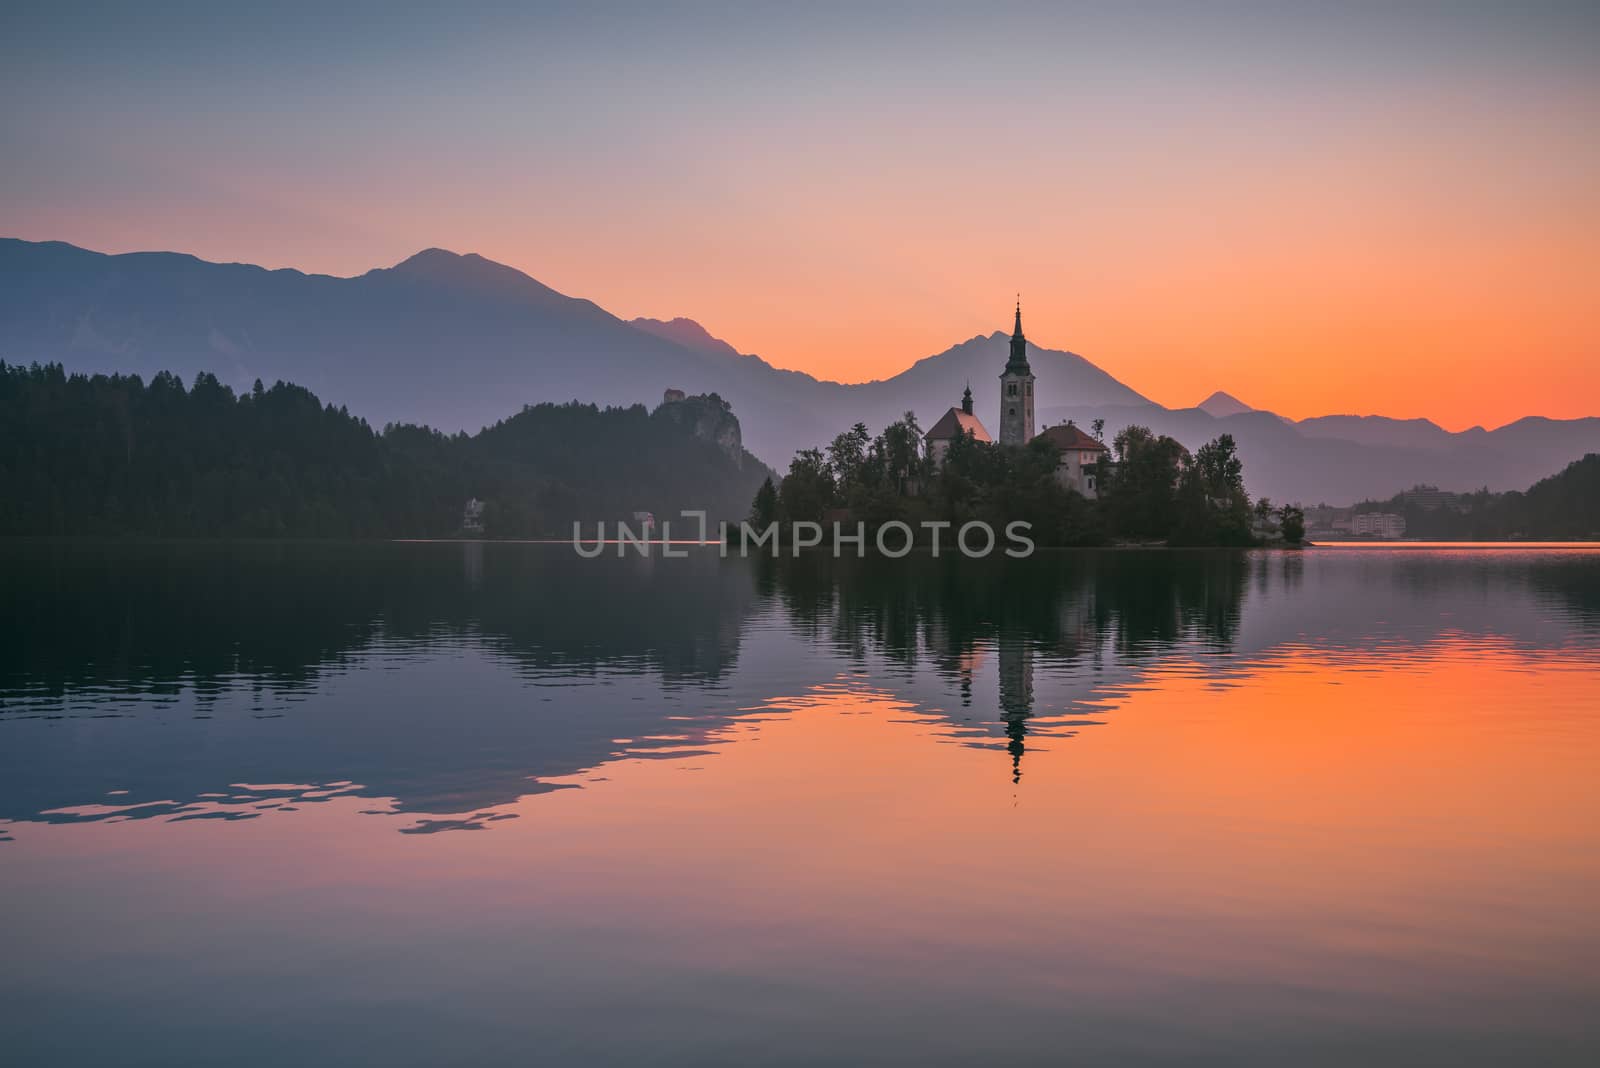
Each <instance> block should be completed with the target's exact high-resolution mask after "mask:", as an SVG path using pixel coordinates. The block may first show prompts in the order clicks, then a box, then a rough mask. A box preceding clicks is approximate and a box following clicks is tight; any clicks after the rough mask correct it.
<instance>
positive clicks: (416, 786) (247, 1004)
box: [0, 542, 1600, 1068]
mask: <svg viewBox="0 0 1600 1068" xmlns="http://www.w3.org/2000/svg"><path fill="white" fill-rule="evenodd" d="M0 582H3V588H4V590H5V599H4V620H3V624H0V626H3V636H4V639H5V640H4V643H3V647H0V902H3V903H4V906H5V912H4V916H5V918H4V921H3V923H0V1050H4V1051H8V1052H7V1053H6V1055H5V1056H4V1057H0V1060H4V1061H5V1062H6V1063H7V1064H15V1065H18V1066H22V1065H28V1066H34V1065H68V1064H71V1065H79V1064H81V1065H96V1066H102V1065H123V1064H148V1065H161V1066H164V1068H169V1066H173V1065H207V1066H214V1065H219V1064H230V1065H279V1064H285V1063H289V1064H293V1063H311V1064H326V1063H335V1062H339V1061H347V1062H350V1063H358V1064H386V1065H434V1064H474V1065H498V1064H507V1065H527V1064H570V1063H588V1064H613V1063H651V1064H664V1065H704V1064H738V1065H746V1064H757V1063H759V1064H817V1063H825V1062H834V1063H864V1064H907V1065H925V1064H979V1063H994V1064H1060V1063H1111V1064H1176V1063H1183V1064H1195V1063H1210V1064H1219V1065H1240V1064H1263V1065H1265V1064H1273V1065H1279V1064H1302V1065H1303V1064H1340V1065H1343V1064H1352V1063H1369V1064H1424V1063H1428V1064H1434V1063H1438V1064H1509V1063H1518V1064H1527V1063H1541V1064H1585V1065H1587V1064H1593V1063H1597V1062H1600V909H1597V908H1596V901H1597V900H1600V818H1597V817H1600V551H1597V550H1595V549H1588V548H1573V547H1569V548H1548V549H1545V548H1530V547H1520V546H1519V547H1512V548H1498V549H1496V548H1462V549H1455V548H1413V547H1398V548H1389V547H1344V548H1327V549H1309V550H1306V551H1303V552H1298V553H1296V552H1268V551H1258V552H1238V553H1232V552H1176V551H1170V552H1169V551H1148V552H1146V551H1100V552H1081V553H1048V552H1041V553H1039V554H1037V555H1036V556H1035V557H1033V558H1032V559H1029V560H1022V561H1013V560H1005V559H995V560H986V561H974V560H967V559H964V558H960V557H956V558H953V559H950V558H946V559H939V560H933V559H928V558H926V557H911V558H907V559H905V560H898V561H890V560H865V561H858V560H853V559H846V560H839V561H835V560H831V559H826V558H810V557H807V558H804V559H801V560H779V561H773V560H770V559H763V560H738V559H729V560H721V559H719V558H718V556H717V553H716V551H715V550H704V549H701V550H693V551H691V552H690V555H689V557H688V558H686V559H660V558H652V559H639V558H636V557H629V558H625V559H616V558H613V557H606V558H603V559H598V560H579V559H577V558H576V556H575V554H574V553H573V551H572V550H571V548H570V547H563V546H548V545H546V546H536V545H513V544H473V543H436V544H315V543H311V544H292V543H259V544H249V543H246V544H224V543H171V544H140V543H133V544H95V543H81V544H51V543H28V542H22V543H10V544H5V545H0Z"/></svg>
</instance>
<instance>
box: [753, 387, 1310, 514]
mask: <svg viewBox="0 0 1600 1068" xmlns="http://www.w3.org/2000/svg"><path fill="white" fill-rule="evenodd" d="M1100 433H1101V427H1100V425H1098V424H1097V425H1096V426H1095V436H1096V437H1098V436H1099V434H1100ZM1110 451H1111V454H1112V456H1113V457H1114V458H1115V459H1114V462H1107V463H1103V464H1102V465H1101V468H1100V471H1099V474H1098V476H1097V481H1098V484H1099V486H1100V493H1099V496H1098V498H1097V499H1094V500H1090V499H1088V498H1085V497H1084V496H1082V495H1080V494H1079V493H1078V492H1076V491H1075V490H1072V489H1069V488H1067V487H1065V486H1063V485H1062V484H1061V483H1060V482H1059V481H1058V480H1057V478H1056V466H1057V461H1058V459H1059V454H1058V452H1057V449H1056V446H1055V445H1054V444H1052V443H1051V442H1050V441H1049V440H1048V439H1047V438H1045V437H1042V436H1041V437H1038V438H1035V439H1034V440H1033V441H1031V442H1030V443H1028V444H1027V445H1026V446H1023V447H1014V446H1002V445H994V444H989V443H980V442H977V441H974V440H972V439H971V438H969V437H958V438H956V439H955V440H954V441H953V442H952V443H951V445H950V448H949V451H948V452H947V453H946V455H945V457H944V462H943V463H942V464H937V465H936V464H935V463H934V462H933V461H932V460H931V459H930V458H929V457H928V455H927V454H926V452H924V451H923V449H922V433H921V428H920V427H919V426H918V425H917V420H916V416H915V415H914V414H913V413H911V412H907V413H906V415H905V417H904V418H902V419H900V420H899V421H897V422H895V423H893V424H891V425H890V426H888V427H886V428H885V429H884V431H883V433H881V434H879V435H877V436H876V437H873V436H872V435H871V433H870V432H869V431H868V429H867V427H866V426H865V425H863V424H860V423H858V424H856V425H855V426H854V427H852V428H851V429H850V430H847V431H845V432H844V433H842V434H840V435H839V436H838V437H836V438H834V440H833V442H832V444H830V445H828V446H827V447H826V448H822V449H806V450H803V451H802V452H800V453H797V454H796V455H795V458H794V460H793V462H791V464H790V465H789V472H788V474H786V475H785V476H784V477H783V479H782V480H781V481H780V482H778V483H769V484H766V485H763V486H762V487H761V489H760V491H759V492H758V493H757V495H756V498H755V501H754V503H753V505H752V508H751V515H750V521H751V522H752V523H753V524H754V525H756V526H757V527H764V526H765V525H766V524H767V523H770V522H773V521H777V522H780V523H791V522H796V521H810V522H824V521H825V520H828V519H830V518H832V519H842V518H844V517H846V516H848V520H847V521H848V522H849V523H852V524H853V523H855V522H857V521H860V522H864V523H865V524H866V526H867V529H868V530H869V531H873V530H875V529H876V528H877V527H879V526H881V525H882V524H884V523H887V522H890V521H893V520H899V521H901V522H905V523H908V524H910V525H911V526H912V528H913V529H914V530H920V529H921V527H920V524H921V523H924V522H937V521H948V522H949V523H951V524H952V525H953V526H955V527H959V526H960V525H961V524H963V523H967V522H972V521H975V520H981V521H985V522H987V523H989V524H990V525H991V526H992V527H994V528H995V529H997V530H998V529H1001V528H1003V527H1004V526H1005V525H1006V524H1007V523H1009V522H1012V521H1013V520H1024V521H1026V522H1028V523H1030V524H1031V526H1032V529H1031V532H1030V535H1029V536H1030V537H1031V538H1032V539H1033V540H1034V541H1035V543H1037V544H1039V545H1053V546H1075V545H1105V544H1110V543H1114V542H1138V543H1152V542H1159V543H1165V544H1170V545H1195V546H1200V545H1241V546H1243V545H1255V544H1259V543H1261V542H1262V541H1263V540H1264V539H1269V538H1270V539H1282V540H1287V541H1292V542H1298V541H1299V540H1300V538H1301V536H1302V534H1303V531H1304V526H1303V519H1304V517H1303V516H1302V515H1301V513H1300V510H1299V509H1298V508H1293V507H1284V508H1278V509H1274V508H1273V507H1272V505H1271V503H1270V502H1268V501H1266V500H1264V499H1263V500H1258V501H1256V502H1254V503H1252V502H1251V500H1250V497H1249V495H1248V494H1247V493H1246V492H1245V486H1244V466H1243V464H1242V463H1241V461H1240V460H1239V456H1238V450H1237V449H1236V447H1235V445H1234V441H1233V438H1232V437H1231V436H1230V435H1227V434H1223V435H1221V436H1220V437H1218V438H1217V439H1216V440H1214V441H1210V442H1207V443H1206V444H1205V445H1203V446H1201V447H1200V448H1199V449H1198V450H1196V451H1195V452H1193V453H1191V452H1190V451H1189V450H1188V449H1186V448H1185V447H1184V446H1183V445H1181V444H1179V443H1178V442H1177V441H1175V440H1174V439H1172V438H1170V437H1167V436H1166V435H1157V434H1154V433H1152V432H1151V431H1150V430H1149V429H1147V428H1145V427H1140V426H1132V427H1128V428H1127V429H1125V430H1123V431H1122V432H1121V433H1120V434H1118V435H1117V436H1116V438H1115V439H1114V440H1113V442H1112V444H1111V446H1110Z"/></svg>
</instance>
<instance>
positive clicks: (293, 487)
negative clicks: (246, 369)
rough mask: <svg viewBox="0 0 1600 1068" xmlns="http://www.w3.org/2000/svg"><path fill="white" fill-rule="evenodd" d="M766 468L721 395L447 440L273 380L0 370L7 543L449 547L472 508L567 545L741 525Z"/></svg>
mask: <svg viewBox="0 0 1600 1068" xmlns="http://www.w3.org/2000/svg"><path fill="white" fill-rule="evenodd" d="M708 428H711V432H709V433H708V432H707V431H708ZM729 428H731V431H732V432H731V434H730V433H729ZM767 474H768V471H767V468H766V467H765V466H764V465H762V464H761V462H760V461H759V460H757V459H756V458H755V457H754V456H751V455H750V454H749V453H748V452H745V451H744V450H743V449H742V448H740V447H739V445H738V443H737V423H736V422H735V421H734V420H733V417H732V415H731V413H730V412H729V411H728V408H727V405H726V403H725V402H723V401H721V400H720V399H719V398H717V397H716V395H715V394H713V395H711V396H709V397H690V398H688V399H687V400H684V401H680V402H677V403H675V404H670V405H668V404H664V405H662V406H661V407H659V408H657V409H656V410H655V411H654V412H651V411H648V410H647V409H645V408H644V407H643V406H642V405H635V406H633V407H629V408H605V409H601V408H597V407H595V406H594V405H584V404H577V403H572V404H562V405H555V404H539V405H533V406H528V407H524V408H523V409H522V411H521V412H519V413H517V414H515V415H512V416H511V417H510V418H507V419H505V420H503V421H501V422H499V423H496V424H495V425H494V426H492V427H488V428H486V429H484V430H482V431H481V432H479V433H478V434H475V435H467V434H455V435H446V434H442V433H440V432H438V431H435V430H431V429H429V428H427V427H421V426H412V425H401V426H388V427H385V428H383V430H381V431H375V430H373V429H372V428H371V427H369V426H368V425H367V423H366V422H365V421H364V420H362V419H359V418H357V417H355V416H353V415H351V414H350V413H349V412H348V411H347V410H346V409H344V408H342V407H339V408H336V407H334V406H333V405H331V404H328V405H324V404H323V403H322V402H321V401H320V400H319V399H318V398H317V397H316V396H314V395H313V394H312V393H310V392H309V391H307V390H305V389H302V388H300V387H298V386H294V385H289V384H285V383H281V382H280V383H278V384H277V385H274V386H272V387H271V388H266V387H263V385H262V384H261V383H260V382H257V383H256V384H255V388H254V389H252V390H251V391H249V392H248V393H243V394H238V395H236V394H235V393H234V392H233V390H231V389H230V388H228V387H227V386H225V385H223V384H222V383H220V382H219V381H218V380H217V379H216V378H215V377H214V376H213V375H210V374H205V373H202V374H199V375H196V376H195V379H194V382H193V383H192V384H191V385H190V386H189V387H188V388H185V386H184V383H183V382H182V381H181V380H180V379H179V378H177V377H176V376H174V375H171V374H167V373H160V374H157V375H156V376H155V377H154V378H152V379H151V380H150V382H149V383H148V384H147V383H145V382H143V381H142V380H141V379H140V378H139V377H138V376H136V375H109V376H107V375H94V376H92V377H91V376H86V375H79V374H74V375H69V374H67V373H66V372H65V371H64V370H63V368H62V367H61V366H60V365H59V364H50V365H45V366H40V365H34V366H31V367H21V366H7V365H6V364H5V363H3V362H0V533H3V534H12V535H46V534H48V535H123V534H132V535H152V536H185V537H188V536H200V537H428V536H444V535H449V534H453V533H456V532H458V531H459V530H460V529H461V526H462V518H463V506H464V504H465V503H466V501H467V500H468V498H478V499H480V500H482V501H483V502H484V503H485V509H484V513H483V519H482V522H483V526H484V531H485V533H486V534H487V535H489V536H502V537H540V536H570V535H571V533H572V523H573V522H574V521H584V522H589V521H597V520H606V521H611V522H614V521H616V520H619V519H627V518H628V517H629V516H630V515H631V514H632V513H633V512H635V511H648V512H653V513H655V514H656V515H657V516H660V517H663V518H669V519H670V518H672V517H673V516H675V515H676V513H677V512H678V511H679V510H680V509H704V510H705V511H707V512H708V513H710V516H711V518H712V520H713V521H715V520H717V519H719V518H731V519H737V518H739V517H740V516H741V515H742V514H743V513H744V511H745V509H746V507H747V505H748V503H749V501H750V497H751V494H752V493H754V492H755V489H756V487H757V486H759V485H760V484H761V482H762V480H763V478H765V477H766V476H767Z"/></svg>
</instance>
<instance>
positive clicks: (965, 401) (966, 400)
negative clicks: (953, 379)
mask: <svg viewBox="0 0 1600 1068" xmlns="http://www.w3.org/2000/svg"><path fill="white" fill-rule="evenodd" d="M961 410H962V411H963V412H966V413H967V414H968V415H971V414H972V383H971V382H968V383H967V391H966V392H965V393H963V394H961Z"/></svg>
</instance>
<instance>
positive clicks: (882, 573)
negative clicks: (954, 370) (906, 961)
mask: <svg viewBox="0 0 1600 1068" xmlns="http://www.w3.org/2000/svg"><path fill="white" fill-rule="evenodd" d="M1597 574H1600V569H1597V568H1596V566H1595V561H1594V558H1593V557H1592V556H1591V557H1589V558H1587V559H1582V558H1574V557H1528V558H1523V559H1521V560H1519V559H1517V558H1515V557H1509V558H1508V557H1504V556H1502V557H1498V558H1489V557H1484V558H1481V559H1479V558H1473V559H1472V560H1469V561H1467V562H1465V563H1463V562H1462V561H1461V560H1459V559H1457V560H1454V561H1443V560H1441V559H1440V558H1438V557H1434V556H1429V555H1427V554H1421V553H1397V554H1376V555H1369V556H1363V557H1359V558H1357V557H1351V556H1350V554H1349V553H1348V552H1346V553H1345V554H1344V555H1343V556H1342V557H1341V556H1339V555H1338V554H1317V553H1314V552H1313V553H1306V554H1299V555H1295V554H1287V555H1286V554H1276V553H1255V554H1248V553H1229V552H1195V553H1184V552H1154V553H1142V552H1089V553H1041V554H1039V555H1038V556H1036V557H1035V558H1033V559H1031V560H1026V561H1006V560H988V561H975V560H967V559H964V558H955V559H950V558H946V559H940V560H933V559H929V558H927V557H912V558H908V559H905V560H901V561H883V560H853V559H844V560H830V559H827V558H818V557H815V556H808V557H805V558H802V559H799V560H793V559H782V560H777V561H774V560H771V559H767V558H762V559H759V560H749V561H743V560H737V559H730V560H720V559H719V558H718V557H717V555H716V554H715V552H706V553H699V554H695V555H694V556H692V557H691V558H690V559H687V560H661V559H653V560H644V559H639V558H637V557H629V558H626V559H622V560H617V559H614V558H611V559H601V560H595V561H584V562H583V563H582V564H581V565H579V564H575V562H574V558H573V556H572V554H571V552H570V549H568V548H567V547H565V546H527V545H511V544H490V545H475V544H456V543H445V544H422V545H385V544H378V545H328V544H322V545H318V544H292V543H261V544H254V545H251V544H234V545H228V544H219V543H174V544H142V545H140V544H135V545H117V544H112V545H94V544H78V545H71V546H58V545H57V546H53V545H49V544H40V543H34V544H20V543H19V544H13V545H11V546H8V547H7V548H6V551H5V554H4V555H3V556H0V584H3V586H4V588H5V589H6V591H7V598H6V601H5V605H4V616H3V617H0V637H3V639H4V640H3V641H0V818H12V819H37V818H40V816H41V814H42V813H47V812H50V811H51V810H59V809H65V808H72V809H73V810H74V813H62V814H60V815H58V816H56V817H50V816H46V817H44V818H61V819H76V818H101V816H103V815H105V814H107V813H105V812H102V810H99V809H84V808H83V807H82V806H89V805H106V806H112V805H113V801H114V805H115V807H118V808H125V809H128V811H127V815H129V816H139V815H145V816H151V815H160V814H163V813H173V812H178V813H179V814H188V815H203V814H201V813H189V812H188V811H187V809H188V807H189V806H191V805H192V804H193V803H194V802H195V801H196V800H197V799H202V798H208V797H209V798H212V799H214V800H215V802H216V803H217V804H218V805H223V806H233V807H234V808H236V809H237V811H238V813H239V814H244V815H248V812H246V811H245V810H246V809H249V808H252V807H254V806H261V808H260V810H261V811H266V810H268V808H267V807H268V806H271V807H279V808H281V807H286V806H288V807H292V806H294V805H299V804H309V803H314V802H317V801H320V800H325V799H326V798H328V797H333V796H342V795H349V794H352V793H354V794H358V795H360V796H362V797H368V798H383V799H390V804H391V805H392V806H393V807H394V808H395V809H398V810H400V811H403V812H409V813H433V814H441V815H449V814H463V813H464V814H469V815H470V814H473V813H481V811H482V810H484V809H486V808H490V807H493V806H499V805H504V804H507V803H509V802H512V801H514V800H516V799H517V798H519V797H522V796H524V795H527V794H531V793H537V792H540V791H542V790H546V789H549V788H550V786H549V780H552V779H556V778H562V777H570V776H573V775H575V774H577V773H579V772H582V771H583V770H584V769H589V768H595V767H597V766H600V765H603V764H605V763H606V762H608V761H611V760H615V759H618V758H619V757H628V758H638V757H647V756H659V757H662V758H671V757H678V756H684V755H689V754H694V753H699V752H704V751H705V748H706V747H707V746H710V745H714V744H717V735H718V732H719V730H720V728H722V727H723V726H725V725H726V724H728V723H729V722H731V721H733V720H734V719H736V718H738V717H740V716H742V715H745V714H746V712H745V710H748V709H753V708H759V707H764V706H766V705H768V704H770V702H771V701H772V699H773V698H774V697H775V696H776V695H779V694H783V693H795V692H803V691H804V690H805V689H806V688H808V687H811V686H816V685H822V684H830V683H831V682H832V681H833V680H836V679H837V678H839V677H840V676H841V675H842V674H849V675H853V676H863V677H867V678H870V679H871V680H872V682H873V684H874V685H875V686H878V687H881V688H885V689H891V690H894V691H895V692H897V693H898V694H899V695H900V696H901V697H902V699H904V700H906V701H909V702H911V703H912V704H914V705H915V706H916V707H917V708H919V709H921V710H924V711H926V712H927V713H928V714H929V715H930V716H938V717H942V719H943V721H944V722H945V724H946V727H945V728H943V729H941V731H940V732H939V733H940V734H942V735H944V736H945V737H948V738H949V739H950V740H952V741H955V742H957V743H959V744H964V745H972V746H977V747H980V748H986V749H999V748H1005V749H1006V750H1007V751H1008V752H1009V755H1010V758H1011V765H1012V775H1013V778H1014V779H1016V780H1020V776H1021V771H1022V757H1023V755H1024V754H1025V753H1026V752H1027V751H1028V750H1029V749H1030V748H1037V740H1038V739H1041V738H1045V739H1060V738H1065V737H1070V736H1071V735H1072V734H1073V733H1075V731H1076V730H1077V729H1078V728H1079V727H1082V726H1084V725H1087V724H1089V723H1095V722H1101V721H1103V720H1104V718H1105V712H1106V709H1107V705H1108V704H1114V703H1115V698H1116V696H1117V695H1118V694H1119V693H1120V692H1122V691H1124V690H1125V689H1126V688H1127V687H1129V686H1131V685H1135V684H1137V683H1138V682H1139V680H1140V679H1141V677H1142V676H1143V674H1144V673H1145V672H1147V671H1148V670H1150V668H1151V667H1153V666H1156V665H1158V664H1160V663H1161V662H1162V660H1163V658H1165V657H1168V656H1170V655H1172V654H1173V653H1174V652H1177V653H1179V654H1181V655H1182V656H1183V657H1184V658H1186V659H1191V660H1195V661H1197V662H1200V663H1201V664H1203V665H1204V668H1205V669H1206V670H1208V671H1210V672H1212V673H1213V675H1214V676H1215V677H1216V678H1217V679H1218V680H1222V681H1225V680H1226V679H1227V678H1228V677H1230V674H1236V673H1239V672H1240V671H1241V670H1243V669H1244V668H1245V666H1247V665H1248V663H1249V662H1250V661H1251V660H1252V659H1258V658H1260V657H1262V656H1266V655H1270V654H1272V653H1273V652H1274V651H1276V650H1279V649H1281V648H1284V647H1293V646H1296V645H1299V644H1306V643H1311V644H1315V645H1317V646H1318V647H1321V648H1326V649H1335V650H1337V649H1339V648H1341V647H1351V648H1362V649H1370V648H1373V647H1376V646H1382V645H1384V644H1386V643H1394V642H1411V643H1418V644H1420V643H1425V642H1428V641H1432V640H1433V639H1435V638H1436V637H1438V636H1439V635H1440V634H1441V633H1443V632H1445V631H1447V630H1448V631H1449V632H1451V633H1454V634H1468V635H1471V634H1485V635H1494V636H1496V637H1503V638H1505V639H1508V640H1512V641H1519V640H1533V639H1535V638H1537V640H1538V641H1539V642H1541V643H1543V644H1545V645H1548V644H1549V642H1550V640H1551V639H1550V634H1549V632H1550V629H1551V628H1552V627H1556V628H1562V629H1563V632H1564V633H1565V634H1568V635H1573V636H1575V637H1573V638H1572V639H1571V640H1579V638H1578V637H1576V636H1578V635H1580V634H1581V633H1582V632H1584V631H1585V629H1587V631H1588V632H1589V634H1588V638H1592V632H1593V630H1594V628H1595V627H1596V621H1597V620H1600V597H1597V596H1596V593H1595V591H1596V588H1597V579H1596V576H1597ZM1585 640H1588V639H1585ZM991 653H992V654H993V655H991ZM237 784H246V786H239V785H237ZM266 785H276V786H282V787H293V789H292V790H290V789H285V790H279V791H277V792H276V793H273V792H271V791H268V792H267V793H266V794H263V793H262V791H260V790H256V789H254V788H253V787H255V786H266ZM110 791H123V792H122V793H118V794H115V795H111V794H110ZM268 795H270V796H268ZM133 805H146V806H148V807H146V808H143V809H138V810H135V809H129V808H128V806H133ZM486 819H487V817H484V820H486ZM484 820H465V821H454V822H452V821H449V820H445V821H437V824H436V825H437V826H454V825H469V824H470V825H483V822H484Z"/></svg>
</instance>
